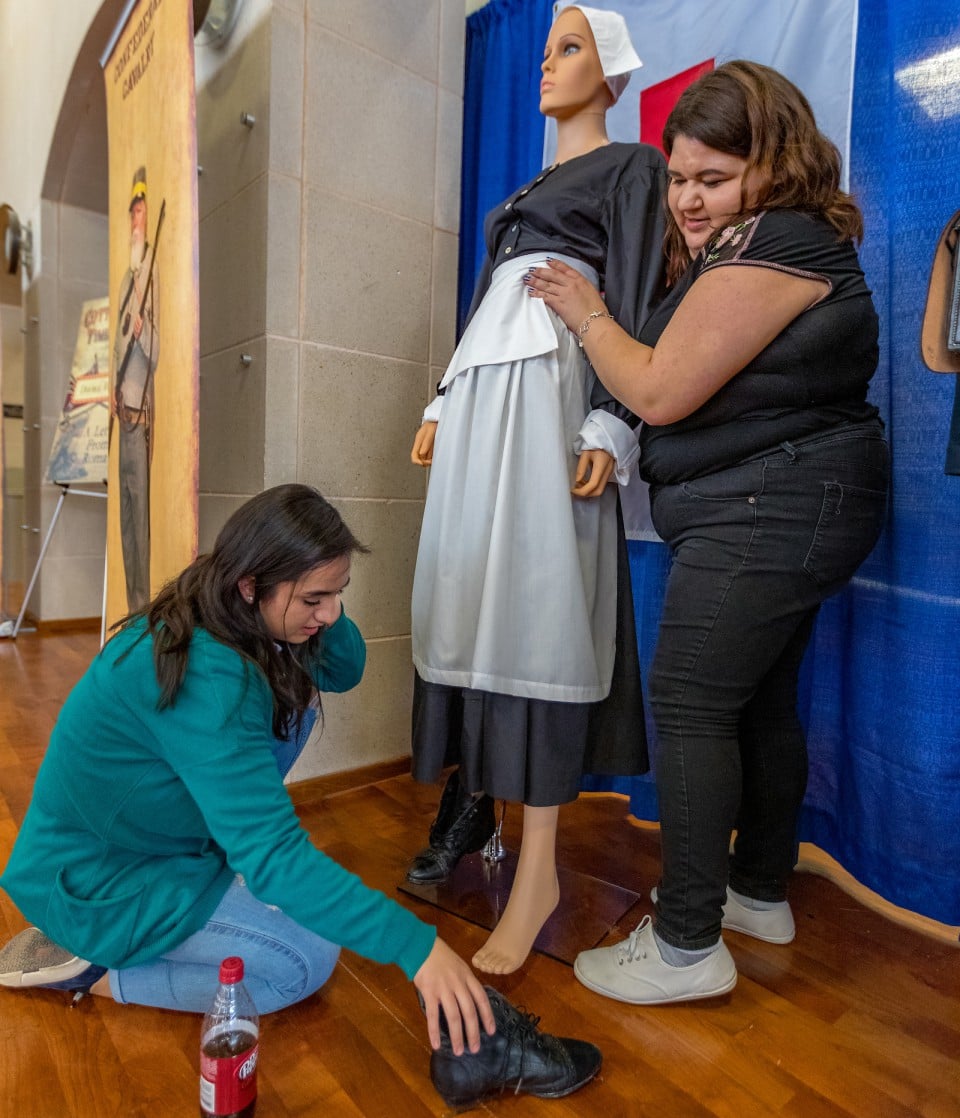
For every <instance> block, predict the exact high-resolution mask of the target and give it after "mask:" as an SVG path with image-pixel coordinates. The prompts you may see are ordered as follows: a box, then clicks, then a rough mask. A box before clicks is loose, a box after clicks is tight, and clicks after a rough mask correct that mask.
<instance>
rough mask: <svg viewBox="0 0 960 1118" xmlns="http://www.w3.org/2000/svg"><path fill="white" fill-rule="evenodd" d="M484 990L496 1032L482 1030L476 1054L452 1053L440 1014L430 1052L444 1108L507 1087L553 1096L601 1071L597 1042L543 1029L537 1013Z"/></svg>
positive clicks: (567, 1091)
mask: <svg viewBox="0 0 960 1118" xmlns="http://www.w3.org/2000/svg"><path fill="white" fill-rule="evenodd" d="M484 989H485V990H486V991H487V997H488V998H489V999H490V1008H491V1009H492V1010H493V1016H494V1018H495V1020H496V1022H497V1031H496V1033H494V1035H493V1036H487V1034H486V1033H485V1032H483V1030H482V1029H481V1032H480V1051H479V1052H476V1053H474V1052H470V1051H464V1053H463V1055H462V1056H455V1055H454V1054H453V1050H452V1048H451V1047H450V1036H449V1034H448V1032H447V1023H446V1020H445V1019H444V1016H443V1012H442V1011H441V1013H440V1047H439V1048H438V1049H437V1051H436V1052H433V1053H432V1054H431V1056H430V1079H431V1081H432V1083H433V1085H434V1087H436V1089H437V1091H438V1092H439V1094H440V1095H441V1096H442V1097H443V1100H444V1102H445V1103H446V1104H447V1105H448V1106H457V1107H465V1106H471V1105H472V1104H474V1103H476V1102H478V1101H479V1100H480V1099H482V1098H485V1097H486V1096H488V1095H495V1094H501V1093H503V1092H504V1091H507V1090H509V1091H511V1092H512V1093H513V1094H517V1095H519V1094H520V1092H521V1091H525V1092H526V1093H527V1094H529V1095H536V1096H537V1098H542V1099H557V1098H560V1097H561V1096H562V1095H569V1094H572V1093H573V1092H574V1091H576V1090H577V1088H578V1087H582V1086H583V1085H584V1083H589V1081H590V1080H591V1079H593V1077H594V1076H595V1075H596V1074H597V1072H598V1071H599V1070H600V1064H601V1063H602V1061H603V1056H602V1054H601V1052H600V1049H599V1048H597V1047H596V1045H593V1044H590V1043H589V1042H588V1041H585V1040H573V1039H572V1038H570V1037H557V1036H550V1035H549V1034H548V1033H541V1032H540V1031H539V1029H538V1028H537V1024H538V1022H539V1020H540V1018H539V1017H534V1016H533V1015H532V1014H529V1013H524V1012H523V1011H522V1010H519V1009H516V1008H515V1007H514V1006H512V1005H511V1004H510V1003H509V1002H508V1001H507V999H506V998H505V997H504V996H503V995H502V994H501V993H499V992H498V991H497V990H493V989H491V988H490V987H489V986H485V987H484Z"/></svg>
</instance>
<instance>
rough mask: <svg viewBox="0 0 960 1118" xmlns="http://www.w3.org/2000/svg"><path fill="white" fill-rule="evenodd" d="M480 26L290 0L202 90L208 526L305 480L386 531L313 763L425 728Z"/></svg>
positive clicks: (313, 767)
mask: <svg viewBox="0 0 960 1118" xmlns="http://www.w3.org/2000/svg"><path fill="white" fill-rule="evenodd" d="M463 36H464V9H463V3H462V0H405V3H403V4H384V3H382V2H381V0H355V2H353V3H351V4H348V5H345V4H343V3H342V2H340V0H336V2H334V0H305V2H304V0H301V2H299V3H298V2H297V0H275V2H274V4H273V5H272V7H270V8H269V9H267V10H266V11H265V12H264V16H263V18H262V19H261V20H260V21H259V22H258V23H257V24H256V25H255V26H254V27H252V28H251V29H250V30H249V31H248V33H247V35H246V37H245V40H244V42H243V44H242V47H240V48H239V49H235V50H234V51H233V52H232V54H231V56H230V57H229V59H227V61H226V62H225V64H224V66H223V68H222V69H221V70H220V71H219V73H218V74H217V75H216V77H215V78H214V79H213V80H212V81H210V82H209V83H207V85H206V86H205V87H204V88H203V89H202V90H201V91H200V92H199V93H198V105H197V121H198V146H199V161H200V164H201V165H202V167H203V173H202V175H201V177H200V215H201V223H200V282H201V324H200V355H201V368H200V373H201V381H200V408H201V413H200V447H201V450H200V488H201V497H200V517H201V525H200V532H201V540H200V543H201V547H204V546H208V545H209V543H210V542H211V540H212V539H213V537H214V535H215V534H216V531H217V530H218V529H219V527H220V525H221V524H222V522H223V519H224V517H225V516H226V515H228V513H229V512H230V511H231V510H232V509H233V508H235V507H236V506H237V505H238V504H240V503H241V502H242V500H243V499H244V498H246V497H247V496H249V495H251V494H252V493H254V492H256V491H257V490H258V489H260V488H262V487H264V486H268V485H274V484H277V483H279V482H283V481H291V480H298V481H304V482H307V483H309V484H312V485H316V486H317V487H318V488H319V489H320V490H321V491H322V492H323V493H324V494H325V495H326V496H328V497H329V498H330V499H331V500H332V501H333V502H334V503H335V504H336V505H337V506H338V507H339V508H340V510H341V511H342V513H343V515H344V517H345V519H346V520H347V522H348V523H349V524H350V525H351V527H352V528H353V529H354V531H355V532H356V534H357V535H358V536H359V537H360V538H361V539H362V540H363V541H364V542H365V543H367V544H368V545H369V546H370V547H371V548H372V549H373V552H372V554H371V555H370V556H366V557H362V558H360V559H358V560H357V562H356V564H355V567H354V572H353V580H352V582H351V586H350V589H349V591H348V593H347V596H346V606H347V609H348V611H349V612H350V613H351V615H352V616H353V617H354V618H355V619H356V620H357V622H358V623H359V625H360V627H361V629H362V631H363V633H364V635H365V636H366V637H367V641H368V668H367V673H366V677H365V679H364V681H363V683H362V684H361V685H360V687H359V688H357V689H356V690H355V691H354V692H352V693H350V694H348V695H343V696H330V698H329V699H328V701H327V703H326V725H325V730H324V733H323V735H322V736H321V737H320V738H319V740H316V739H315V740H314V742H313V743H312V744H311V746H310V747H309V749H308V752H307V755H305V757H304V758H303V759H302V760H301V762H300V763H299V765H298V767H297V769H296V771H295V773H294V776H295V777H296V778H298V779H303V778H306V777H309V776H313V775H317V774H319V773H324V772H329V771H336V770H341V769H349V768H354V767H358V766H361V765H366V764H371V763H374V762H376V761H380V760H386V759H390V758H394V757H397V756H399V755H401V754H403V753H405V752H407V751H408V749H409V703H410V689H411V680H412V668H411V663H410V638H409V631H410V617H409V602H410V590H411V585H412V578H413V564H414V560H415V557H416V545H417V537H418V532H419V525H420V517H421V514H422V511H423V497H424V493H425V488H426V476H425V473H424V471H422V470H421V469H420V468H418V467H415V466H413V465H411V464H410V462H409V452H410V444H411V442H412V438H413V435H414V432H415V431H416V429H417V426H418V424H419V420H420V414H421V410H422V408H423V405H424V403H425V402H426V401H427V400H428V399H429V397H430V395H431V394H432V386H433V385H434V384H435V383H436V382H437V380H438V379H439V377H440V375H441V373H442V369H443V366H444V365H445V363H446V361H447V359H448V358H449V356H450V354H451V353H452V351H453V347H454V328H455V298H456V267H457V229H458V220H459V167H460V127H461V111H462V70H463ZM242 112H248V113H252V114H253V115H254V116H255V117H256V123H255V124H254V126H253V128H246V127H245V126H244V125H242V124H241V122H240V115H241V113H242ZM242 354H243V355H247V356H249V357H250V358H251V361H250V362H249V364H247V365H244V364H243V363H241V355H242Z"/></svg>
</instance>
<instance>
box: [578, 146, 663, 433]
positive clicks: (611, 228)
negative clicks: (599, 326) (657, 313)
mask: <svg viewBox="0 0 960 1118" xmlns="http://www.w3.org/2000/svg"><path fill="white" fill-rule="evenodd" d="M665 224H666V170H665V166H664V162H663V157H662V156H661V155H660V153H659V152H658V151H656V150H655V149H654V148H652V147H649V146H647V145H640V146H639V147H638V148H637V149H636V151H635V152H634V154H633V156H632V157H631V159H630V161H629V162H628V164H627V165H626V166H625V167H624V169H623V172H622V174H621V176H620V179H619V181H618V182H617V184H616V186H615V187H614V189H613V190H612V191H611V192H610V194H609V195H608V196H607V197H606V198H605V199H604V200H603V225H604V229H605V231H606V236H607V258H606V267H605V271H604V276H603V287H604V290H603V296H604V301H605V302H606V304H607V307H608V308H609V310H610V313H611V314H612V315H613V317H614V318H615V319H616V320H617V322H618V323H619V324H620V326H622V327H623V329H624V330H626V331H627V333H628V334H630V336H631V337H634V338H636V337H637V336H638V335H639V333H640V328H641V327H642V326H643V324H644V322H645V321H646V319H647V317H648V315H649V314H650V312H651V311H652V310H653V308H654V306H656V304H657V303H658V302H659V300H660V299H661V298H662V297H663V295H664V292H665V286H664V267H663V263H664V261H663V238H664V231H665ZM590 402H591V405H592V406H593V407H595V408H602V409H603V410H604V411H609V412H612V413H613V414H614V415H616V416H618V417H619V418H620V419H623V420H624V421H625V422H627V423H629V424H630V425H631V426H636V425H637V423H638V422H639V420H638V419H637V417H636V416H634V415H633V413H632V412H630V411H629V409H627V408H626V407H624V405H623V404H621V403H620V402H619V401H617V400H615V399H614V398H613V397H612V396H611V395H610V393H609V392H608V391H607V389H606V388H604V386H603V385H602V384H601V382H600V380H599V378H597V381H596V385H595V386H594V389H593V392H592V395H591V401H590Z"/></svg>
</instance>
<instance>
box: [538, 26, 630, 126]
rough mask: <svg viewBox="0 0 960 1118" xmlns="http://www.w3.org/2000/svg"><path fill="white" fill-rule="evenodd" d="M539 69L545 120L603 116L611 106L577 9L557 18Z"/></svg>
mask: <svg viewBox="0 0 960 1118" xmlns="http://www.w3.org/2000/svg"><path fill="white" fill-rule="evenodd" d="M540 69H541V71H542V73H543V78H542V80H541V82H540V112H541V113H543V115H544V116H549V117H553V118H554V119H555V120H557V121H562V120H568V119H569V118H571V117H574V116H577V115H579V114H580V113H583V112H591V113H598V114H600V115H603V114H604V113H606V111H607V109H608V108H609V107H610V106H611V104H612V103H613V95H612V94H611V92H610V89H609V87H608V86H607V83H606V80H605V79H604V76H603V67H602V65H601V63H600V55H599V53H598V52H597V44H596V42H595V41H594V38H593V32H592V31H591V30H590V24H589V23H588V21H587V17H586V16H585V15H584V14H583V12H581V11H580V9H579V8H564V9H563V11H562V12H561V13H560V14H559V15H558V16H557V18H556V20H555V22H554V24H553V26H552V27H551V28H550V34H549V36H548V37H547V43H546V46H545V47H544V51H543V63H542V65H541V67H540Z"/></svg>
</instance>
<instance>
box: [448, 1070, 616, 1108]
mask: <svg viewBox="0 0 960 1118" xmlns="http://www.w3.org/2000/svg"><path fill="white" fill-rule="evenodd" d="M599 1071H600V1064H597V1066H596V1067H595V1068H594V1070H593V1071H592V1072H590V1074H589V1075H587V1076H585V1077H584V1078H583V1079H581V1080H579V1082H577V1083H574V1084H573V1085H572V1086H570V1087H563V1088H561V1089H560V1090H559V1091H551V1090H542V1091H538V1090H531V1088H529V1087H521V1088H520V1090H519V1091H517V1090H516V1087H515V1086H511V1085H510V1084H509V1083H505V1084H504V1085H503V1086H502V1087H491V1089H490V1090H489V1091H484V1093H483V1094H482V1095H470V1096H469V1097H458V1096H452V1095H445V1094H444V1093H443V1092H442V1091H441V1090H439V1088H438V1089H437V1094H438V1095H439V1096H440V1097H441V1098H442V1099H443V1101H444V1102H445V1103H446V1104H447V1106H458V1107H468V1106H476V1105H477V1103H480V1102H483V1100H484V1099H492V1098H497V1097H498V1096H500V1095H504V1094H506V1093H507V1092H509V1093H510V1094H514V1093H516V1094H520V1095H531V1096H533V1098H536V1099H562V1098H565V1097H566V1096H567V1095H572V1094H573V1092H574V1091H579V1090H580V1088H581V1087H585V1086H586V1085H587V1084H588V1083H589V1082H590V1080H591V1079H595V1078H596V1075H597V1073H598V1072H599ZM434 1086H436V1084H434Z"/></svg>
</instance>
